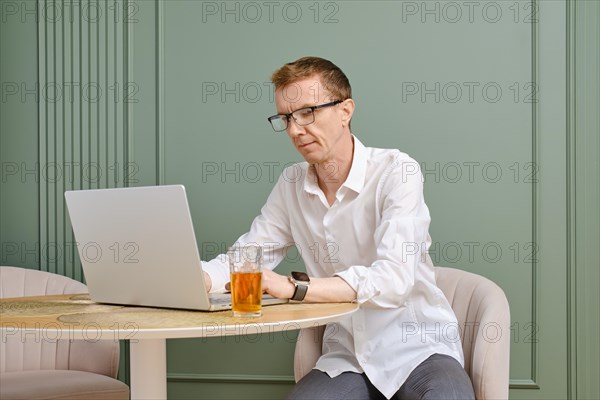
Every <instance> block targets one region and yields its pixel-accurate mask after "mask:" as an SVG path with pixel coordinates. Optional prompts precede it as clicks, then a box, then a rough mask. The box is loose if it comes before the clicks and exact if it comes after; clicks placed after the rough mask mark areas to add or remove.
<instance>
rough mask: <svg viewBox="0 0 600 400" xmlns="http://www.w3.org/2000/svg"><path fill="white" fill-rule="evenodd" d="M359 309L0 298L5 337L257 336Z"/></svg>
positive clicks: (347, 305)
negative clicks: (250, 311)
mask: <svg viewBox="0 0 600 400" xmlns="http://www.w3.org/2000/svg"><path fill="white" fill-rule="evenodd" d="M357 309H358V305H357V304H355V303H287V304H279V305H273V306H266V307H263V309H262V311H263V315H262V316H260V317H253V318H247V317H234V316H233V314H232V312H231V311H218V312H204V311H187V310H175V309H163V308H150V307H130V306H121V305H110V304H99V303H95V302H93V301H91V300H90V298H89V295H88V294H69V295H53V296H36V297H20V298H6V299H0V331H1V333H2V335H3V336H8V335H18V334H19V333H21V334H22V332H30V333H29V334H30V335H32V334H33V333H31V332H34V331H38V333H39V332H41V333H42V334H44V335H47V336H48V338H55V337H56V338H69V339H94V340H99V339H103V340H107V339H115V340H119V339H158V338H160V339H169V338H185V337H188V338H189V337H210V336H230V335H248V334H251V335H256V334H261V333H271V332H279V331H286V330H290V331H291V330H296V329H300V328H308V327H312V326H318V325H324V324H326V323H328V322H332V321H335V320H338V319H340V318H343V317H345V316H347V315H349V314H351V313H353V312H354V311H356V310H357Z"/></svg>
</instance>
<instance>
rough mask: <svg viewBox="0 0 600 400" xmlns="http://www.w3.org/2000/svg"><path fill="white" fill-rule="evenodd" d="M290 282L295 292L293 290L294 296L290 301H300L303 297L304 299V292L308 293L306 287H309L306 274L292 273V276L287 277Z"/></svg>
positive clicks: (308, 279)
mask: <svg viewBox="0 0 600 400" xmlns="http://www.w3.org/2000/svg"><path fill="white" fill-rule="evenodd" d="M289 279H290V282H292V283H293V284H294V286H296V290H294V295H293V296H292V298H291V299H290V300H295V301H302V300H304V297H306V292H308V285H310V278H309V277H308V274H307V273H306V272H296V271H294V272H292V275H291V276H290V277H289Z"/></svg>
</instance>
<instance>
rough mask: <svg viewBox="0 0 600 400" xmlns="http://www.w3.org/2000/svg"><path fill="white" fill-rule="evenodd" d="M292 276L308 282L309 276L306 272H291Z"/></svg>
mask: <svg viewBox="0 0 600 400" xmlns="http://www.w3.org/2000/svg"><path fill="white" fill-rule="evenodd" d="M292 278H294V279H295V280H297V281H300V282H310V278H309V277H308V274H307V273H306V272H297V271H294V272H292Z"/></svg>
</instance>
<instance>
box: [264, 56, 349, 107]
mask: <svg viewBox="0 0 600 400" xmlns="http://www.w3.org/2000/svg"><path fill="white" fill-rule="evenodd" d="M313 75H318V76H319V77H320V79H321V83H322V84H323V86H324V87H325V90H327V91H328V92H329V94H331V96H332V99H333V100H346V99H351V98H352V87H351V86H350V81H348V78H347V77H346V75H345V74H344V73H343V72H342V70H341V69H340V68H339V67H338V66H337V65H335V64H334V63H332V62H331V61H329V60H325V59H324V58H320V57H302V58H299V59H297V60H296V61H292V62H290V63H287V64H285V65H284V66H283V67H281V68H279V69H278V70H277V71H275V72H273V75H271V81H272V82H273V84H274V85H275V90H277V89H279V88H283V87H285V86H287V85H290V84H292V83H295V82H297V81H299V80H302V79H305V78H309V77H311V76H313Z"/></svg>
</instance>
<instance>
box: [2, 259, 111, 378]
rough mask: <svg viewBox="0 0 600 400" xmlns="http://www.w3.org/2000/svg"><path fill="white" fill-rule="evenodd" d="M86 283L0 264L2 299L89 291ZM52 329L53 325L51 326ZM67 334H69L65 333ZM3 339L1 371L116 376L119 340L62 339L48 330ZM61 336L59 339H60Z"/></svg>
mask: <svg viewBox="0 0 600 400" xmlns="http://www.w3.org/2000/svg"><path fill="white" fill-rule="evenodd" d="M87 292H88V290H87V286H85V285H84V284H83V283H81V282H77V281H75V280H73V279H71V278H67V277H65V276H61V275H56V274H51V273H49V272H44V271H38V270H32V269H26V268H16V267H0V298H9V297H25V296H43V295H52V294H75V293H87ZM49 328H51V327H49ZM65 335H67V336H68V334H65ZM3 336H5V337H3V339H4V340H0V372H16V371H28V370H48V369H56V370H78V371H86V372H93V373H97V374H101V375H106V376H109V377H111V378H115V377H116V376H117V373H118V367H119V343H118V342H114V341H110V340H99V341H94V340H93V338H91V339H90V340H72V341H70V340H69V338H68V337H66V338H59V337H57V335H55V334H51V333H49V332H47V333H44V332H43V330H42V332H37V333H36V332H27V331H19V332H16V333H15V334H5V335H3ZM57 339H58V340H57Z"/></svg>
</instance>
